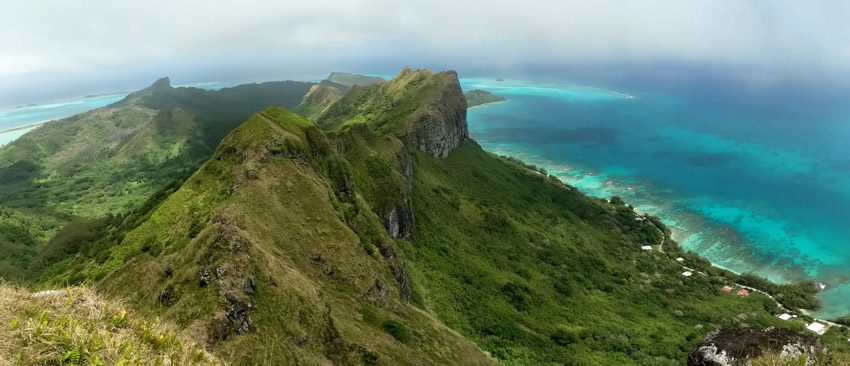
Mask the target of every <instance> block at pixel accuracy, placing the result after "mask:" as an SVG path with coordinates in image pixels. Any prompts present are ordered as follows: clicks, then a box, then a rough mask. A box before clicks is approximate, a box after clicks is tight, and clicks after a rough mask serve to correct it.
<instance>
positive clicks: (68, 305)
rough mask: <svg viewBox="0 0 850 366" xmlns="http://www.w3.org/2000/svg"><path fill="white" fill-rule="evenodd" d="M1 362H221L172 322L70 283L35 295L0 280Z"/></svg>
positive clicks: (74, 363) (97, 363)
mask: <svg viewBox="0 0 850 366" xmlns="http://www.w3.org/2000/svg"><path fill="white" fill-rule="evenodd" d="M0 324H2V325H3V327H4V329H3V330H2V332H0V364H2V365H218V364H221V363H220V362H219V361H218V360H217V359H216V358H215V357H214V356H212V355H210V354H208V353H207V352H206V351H204V350H203V349H202V348H200V347H197V346H195V345H194V344H193V343H192V342H191V341H186V340H182V339H180V338H179V337H178V336H177V334H176V333H175V331H174V326H173V325H170V324H167V323H163V322H159V321H155V320H149V319H145V318H144V317H141V316H139V315H138V313H136V312H133V311H129V312H128V311H127V307H126V306H124V305H122V304H120V303H116V302H113V301H108V300H104V299H102V298H100V297H99V296H98V295H97V294H95V293H94V292H93V291H91V290H90V289H86V288H79V287H72V288H66V289H62V290H56V291H47V292H37V293H31V292H29V291H27V290H26V289H22V288H16V287H14V286H10V285H7V284H0Z"/></svg>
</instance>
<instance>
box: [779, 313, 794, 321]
mask: <svg viewBox="0 0 850 366" xmlns="http://www.w3.org/2000/svg"><path fill="white" fill-rule="evenodd" d="M791 318H793V316H791V314H788V313H782V314H781V315H779V319H782V320H788V319H791Z"/></svg>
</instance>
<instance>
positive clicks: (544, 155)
mask: <svg viewBox="0 0 850 366" xmlns="http://www.w3.org/2000/svg"><path fill="white" fill-rule="evenodd" d="M462 85H463V87H464V89H465V90H469V89H475V88H478V89H484V90H488V91H491V92H493V93H496V94H499V95H502V96H505V97H506V98H507V101H505V102H500V103H495V104H490V105H485V106H481V107H476V108H472V109H471V110H470V112H469V125H470V134H471V135H472V136H473V137H474V138H475V139H476V140H477V141H478V142H479V143H480V144H481V145H482V146H483V147H484V148H485V149H486V150H489V151H492V152H496V153H499V154H503V155H510V156H515V157H519V158H522V159H524V160H526V161H528V162H530V163H533V164H535V165H538V166H541V167H544V168H546V169H547V170H548V171H549V172H550V173H551V174H555V175H557V176H559V177H560V178H561V179H563V180H565V181H567V182H569V183H571V184H573V185H575V186H576V187H578V188H579V189H581V190H582V191H584V192H586V193H588V194H590V195H593V196H598V197H610V196H612V195H619V196H622V197H623V198H624V199H626V200H627V201H628V202H630V203H632V204H634V205H635V206H636V207H637V208H638V209H640V210H641V211H644V212H649V213H652V214H655V215H658V216H660V217H662V218H663V219H664V220H665V221H666V222H667V223H668V224H669V225H670V226H671V227H672V228H673V229H674V231H675V233H676V235H675V236H676V239H677V240H678V241H679V242H680V243H681V244H682V245H683V246H684V247H685V248H686V249H689V250H693V251H695V252H697V253H699V254H702V255H704V256H705V257H707V258H709V259H710V260H711V261H712V262H713V263H715V264H716V265H718V266H721V267H724V268H728V269H731V270H733V271H736V272H747V271H750V272H755V273H757V274H760V275H762V276H765V277H768V278H770V279H772V280H774V281H780V282H781V281H793V280H800V279H813V280H816V281H820V282H823V283H825V284H826V285H827V288H826V290H825V291H824V292H822V293H821V295H820V296H821V299H822V300H823V302H824V308H823V309H822V310H821V311H819V312H818V313H816V314H815V315H818V316H821V317H837V316H841V315H848V314H850V222H848V220H850V176H848V174H847V172H848V171H850V151H848V147H850V108H848V107H847V106H845V105H842V103H841V102H840V101H839V100H837V98H833V97H830V96H829V95H827V94H825V95H824V96H823V97H821V96H816V95H815V96H813V95H811V94H798V95H795V94H794V93H790V92H789V91H788V90H778V89H774V90H765V89H759V90H752V89H746V88H735V87H734V86H732V85H710V86H700V88H699V89H698V90H686V91H678V90H672V91H671V89H664V88H649V87H645V86H641V87H640V88H622V89H617V88H608V89H602V88H591V87H584V86H577V85H569V84H542V83H532V82H522V81H510V80H507V81H502V82H498V81H495V80H490V79H463V80H462Z"/></svg>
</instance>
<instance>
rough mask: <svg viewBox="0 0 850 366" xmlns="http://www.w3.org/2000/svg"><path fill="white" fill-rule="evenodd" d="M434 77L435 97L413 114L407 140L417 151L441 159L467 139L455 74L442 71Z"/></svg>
mask: <svg viewBox="0 0 850 366" xmlns="http://www.w3.org/2000/svg"><path fill="white" fill-rule="evenodd" d="M435 77H436V78H437V83H438V85H437V88H436V89H437V93H438V97H437V98H434V99H432V100H430V101H429V102H427V103H425V104H423V105H422V107H421V108H419V109H418V110H417V111H416V112H415V113H414V114H413V116H412V122H411V130H410V132H409V135H408V137H409V139H410V142H412V144H413V146H416V147H417V148H419V150H422V151H424V152H426V153H428V154H430V155H432V156H434V157H437V158H445V157H447V156H449V152H451V151H452V150H454V149H455V148H456V147H458V146H459V145H460V144H461V143H462V142H464V141H466V139H467V138H469V129H468V127H467V124H466V108H467V105H466V98H464V96H463V90H461V88H460V82H459V81H458V78H457V73H455V72H454V71H445V72H442V73H439V74H437V75H435Z"/></svg>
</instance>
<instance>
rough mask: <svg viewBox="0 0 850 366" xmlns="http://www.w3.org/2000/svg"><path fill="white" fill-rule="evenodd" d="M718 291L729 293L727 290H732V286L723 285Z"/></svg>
mask: <svg viewBox="0 0 850 366" xmlns="http://www.w3.org/2000/svg"><path fill="white" fill-rule="evenodd" d="M720 291H723V292H725V293H729V292H731V291H732V286H723V288H721V289H720Z"/></svg>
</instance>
